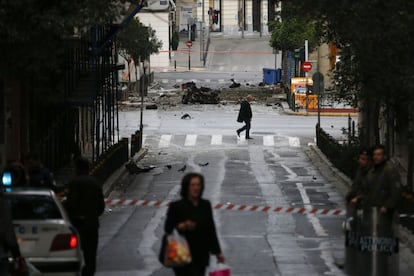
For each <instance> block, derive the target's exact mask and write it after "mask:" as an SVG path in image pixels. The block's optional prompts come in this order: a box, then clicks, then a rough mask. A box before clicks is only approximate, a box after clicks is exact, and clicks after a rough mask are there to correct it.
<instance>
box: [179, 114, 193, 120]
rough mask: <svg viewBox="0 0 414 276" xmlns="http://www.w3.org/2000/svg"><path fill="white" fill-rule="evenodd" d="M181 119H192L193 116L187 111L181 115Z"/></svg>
mask: <svg viewBox="0 0 414 276" xmlns="http://www.w3.org/2000/svg"><path fill="white" fill-rule="evenodd" d="M181 119H182V120H187V119H190V120H191V119H192V118H191V116H190V114H188V113H185V114H184V115H183V116H181Z"/></svg>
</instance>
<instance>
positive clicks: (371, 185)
mask: <svg viewBox="0 0 414 276" xmlns="http://www.w3.org/2000/svg"><path fill="white" fill-rule="evenodd" d="M372 160H373V168H372V169H371V170H370V172H369V173H368V175H367V187H368V191H367V198H366V199H364V201H365V204H364V205H366V206H368V207H378V208H380V213H382V214H390V215H391V214H392V213H393V212H394V210H395V208H396V207H397V203H398V200H399V198H400V193H401V178H400V175H399V173H398V171H397V169H396V168H395V167H394V166H393V164H391V162H390V161H389V160H388V159H387V153H386V148H385V146H383V145H377V146H375V147H374V149H373V157H372Z"/></svg>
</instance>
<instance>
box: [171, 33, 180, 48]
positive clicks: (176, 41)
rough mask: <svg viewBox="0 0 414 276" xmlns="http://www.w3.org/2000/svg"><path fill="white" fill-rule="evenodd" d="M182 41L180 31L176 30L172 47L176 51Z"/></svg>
mask: <svg viewBox="0 0 414 276" xmlns="http://www.w3.org/2000/svg"><path fill="white" fill-rule="evenodd" d="M179 43H180V36H179V34H178V32H174V33H173V34H172V38H171V48H172V49H173V50H174V51H175V50H177V49H178V44H179Z"/></svg>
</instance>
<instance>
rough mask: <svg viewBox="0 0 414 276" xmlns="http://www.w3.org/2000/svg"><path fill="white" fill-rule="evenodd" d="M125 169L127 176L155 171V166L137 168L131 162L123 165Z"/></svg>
mask: <svg viewBox="0 0 414 276" xmlns="http://www.w3.org/2000/svg"><path fill="white" fill-rule="evenodd" d="M125 168H126V169H127V170H128V172H129V174H138V173H143V172H149V171H151V170H153V169H155V168H156V167H155V166H147V167H138V166H137V164H135V163H134V162H133V161H131V162H129V163H128V164H126V165H125Z"/></svg>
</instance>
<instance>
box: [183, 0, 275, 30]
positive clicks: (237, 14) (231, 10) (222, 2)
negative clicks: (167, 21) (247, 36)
mask: <svg viewBox="0 0 414 276" xmlns="http://www.w3.org/2000/svg"><path fill="white" fill-rule="evenodd" d="M176 6H177V21H178V25H179V26H180V28H179V30H180V31H182V30H184V29H185V27H186V26H187V25H188V21H187V18H188V17H190V16H191V17H192V18H193V20H194V22H196V23H198V22H204V24H205V25H206V26H207V25H208V26H209V29H210V31H211V32H220V33H223V34H227V35H241V34H242V33H243V32H247V33H254V32H257V33H260V34H263V35H268V34H269V28H268V22H269V20H272V19H274V18H275V16H276V12H277V10H278V8H279V7H280V4H279V1H277V0H232V1H229V0H176ZM190 14H191V15H190Z"/></svg>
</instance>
